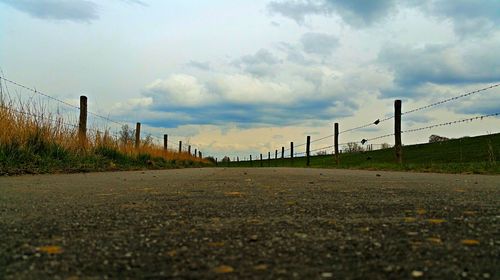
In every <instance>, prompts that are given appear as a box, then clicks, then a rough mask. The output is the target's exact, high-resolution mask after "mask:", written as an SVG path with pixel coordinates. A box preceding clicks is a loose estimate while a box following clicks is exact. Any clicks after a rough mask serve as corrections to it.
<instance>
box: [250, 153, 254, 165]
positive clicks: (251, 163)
mask: <svg viewBox="0 0 500 280" xmlns="http://www.w3.org/2000/svg"><path fill="white" fill-rule="evenodd" d="M250 167H253V162H252V155H250Z"/></svg>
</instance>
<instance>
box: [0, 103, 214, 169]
mask: <svg viewBox="0 0 500 280" xmlns="http://www.w3.org/2000/svg"><path fill="white" fill-rule="evenodd" d="M0 97H1V96H0ZM13 107H14V106H12V103H6V102H5V101H4V100H2V99H1V98H0V175H15V174H39V173H61V172H88V171H110V170H138V169H164V168H184V167H202V166H209V165H211V163H210V162H209V161H208V160H205V159H201V158H197V157H194V156H192V155H191V154H189V153H176V152H173V151H165V150H164V149H163V147H160V146H158V145H155V144H153V143H152V142H151V141H147V139H144V141H141V143H142V144H141V145H140V147H138V148H135V147H134V145H133V143H132V141H130V139H118V138H116V137H111V136H110V135H109V132H108V131H105V132H104V133H95V134H92V133H90V132H89V134H88V135H87V138H86V139H85V140H82V139H80V138H79V137H78V134H77V131H76V128H75V127H71V126H70V127H68V126H67V125H64V122H63V120H62V119H60V118H58V117H57V116H55V117H54V116H51V115H50V114H44V113H43V112H34V111H33V110H32V109H30V108H32V107H29V106H24V107H22V108H21V109H19V108H18V107H19V106H17V107H16V109H12V108H13Z"/></svg>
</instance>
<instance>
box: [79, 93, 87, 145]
mask: <svg viewBox="0 0 500 280" xmlns="http://www.w3.org/2000/svg"><path fill="white" fill-rule="evenodd" d="M78 138H79V139H80V145H81V146H82V147H85V144H86V143H87V97H86V96H83V95H82V96H80V121H79V122H78Z"/></svg>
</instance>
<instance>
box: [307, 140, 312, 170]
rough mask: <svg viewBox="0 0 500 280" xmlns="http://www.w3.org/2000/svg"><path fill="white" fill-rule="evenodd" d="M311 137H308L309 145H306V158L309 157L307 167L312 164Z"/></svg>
mask: <svg viewBox="0 0 500 280" xmlns="http://www.w3.org/2000/svg"><path fill="white" fill-rule="evenodd" d="M310 151H311V136H307V144H306V157H307V166H309V164H310V163H311V159H310V156H311V152H310Z"/></svg>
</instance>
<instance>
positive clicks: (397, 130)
mask: <svg viewBox="0 0 500 280" xmlns="http://www.w3.org/2000/svg"><path fill="white" fill-rule="evenodd" d="M394 140H395V144H394V150H395V152H396V162H397V163H399V164H402V163H403V147H402V144H401V100H396V101H394Z"/></svg>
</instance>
